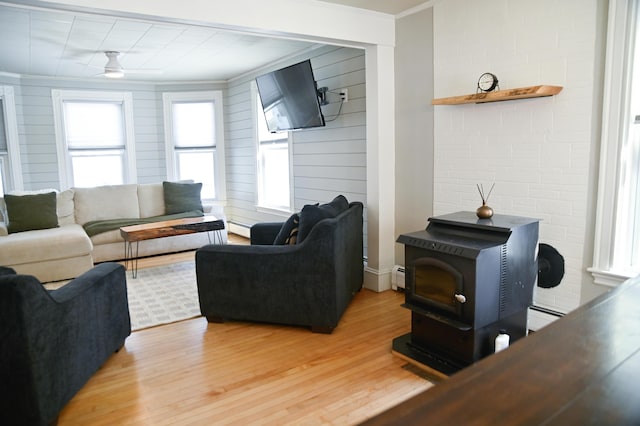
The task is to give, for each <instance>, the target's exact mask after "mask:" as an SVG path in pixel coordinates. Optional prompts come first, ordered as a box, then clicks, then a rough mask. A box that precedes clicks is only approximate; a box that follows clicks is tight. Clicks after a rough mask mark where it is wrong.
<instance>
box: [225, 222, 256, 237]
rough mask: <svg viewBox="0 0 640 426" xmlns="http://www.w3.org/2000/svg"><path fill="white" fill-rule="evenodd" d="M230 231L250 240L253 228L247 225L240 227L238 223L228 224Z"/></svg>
mask: <svg viewBox="0 0 640 426" xmlns="http://www.w3.org/2000/svg"><path fill="white" fill-rule="evenodd" d="M227 226H228V228H229V229H228V231H229V232H232V233H234V234H236V235H240V236H242V237H245V238H250V237H251V234H250V231H251V228H250V227H249V226H247V225H239V224H237V223H231V222H227Z"/></svg>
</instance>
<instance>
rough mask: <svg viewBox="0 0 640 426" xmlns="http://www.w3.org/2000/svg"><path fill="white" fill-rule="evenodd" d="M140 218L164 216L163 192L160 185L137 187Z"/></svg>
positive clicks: (152, 184)
mask: <svg viewBox="0 0 640 426" xmlns="http://www.w3.org/2000/svg"><path fill="white" fill-rule="evenodd" d="M138 202H139V203H140V217H153V216H162V215H163V214H164V211H165V208H164V190H163V187H162V184H161V183H147V184H139V185H138Z"/></svg>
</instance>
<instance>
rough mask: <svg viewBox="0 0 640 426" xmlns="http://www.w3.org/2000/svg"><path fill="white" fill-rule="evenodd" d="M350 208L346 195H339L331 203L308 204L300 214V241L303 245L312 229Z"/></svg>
mask: <svg viewBox="0 0 640 426" xmlns="http://www.w3.org/2000/svg"><path fill="white" fill-rule="evenodd" d="M348 208H349V201H347V199H346V198H345V197H344V195H338V196H337V197H336V198H334V199H333V200H331V202H329V203H326V204H320V205H311V204H307V205H305V206H304V207H303V208H302V211H301V212H300V226H299V229H298V241H297V243H298V244H299V243H301V242H302V241H304V239H305V238H307V236H308V235H309V233H310V232H311V229H313V227H314V226H315V225H316V223H318V222H320V221H321V220H322V219H327V218H331V217H336V216H338V215H339V214H340V213H342V212H343V211H345V210H347V209H348Z"/></svg>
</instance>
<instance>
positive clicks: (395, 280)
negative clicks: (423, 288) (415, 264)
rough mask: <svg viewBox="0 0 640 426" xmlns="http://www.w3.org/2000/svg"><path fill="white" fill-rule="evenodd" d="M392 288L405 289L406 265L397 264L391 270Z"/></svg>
mask: <svg viewBox="0 0 640 426" xmlns="http://www.w3.org/2000/svg"><path fill="white" fill-rule="evenodd" d="M391 288H392V289H393V290H398V289H399V288H401V289H404V288H405V287H404V266H400V265H395V266H394V267H393V269H392V270H391Z"/></svg>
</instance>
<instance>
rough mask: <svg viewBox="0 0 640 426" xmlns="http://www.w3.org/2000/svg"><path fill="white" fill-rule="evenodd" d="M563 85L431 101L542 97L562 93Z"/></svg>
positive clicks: (450, 102) (451, 102) (447, 102)
mask: <svg viewBox="0 0 640 426" xmlns="http://www.w3.org/2000/svg"><path fill="white" fill-rule="evenodd" d="M561 90H562V86H546V85H540V86H529V87H519V88H517V89H507V90H498V91H496V92H487V93H484V92H483V93H474V94H472V95H462V96H452V97H450V98H438V99H434V100H433V101H431V104H432V105H460V104H482V103H486V102H499V101H511V100H514V99H527V98H540V97H543V96H553V95H557V94H558V93H560V91H561Z"/></svg>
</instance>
